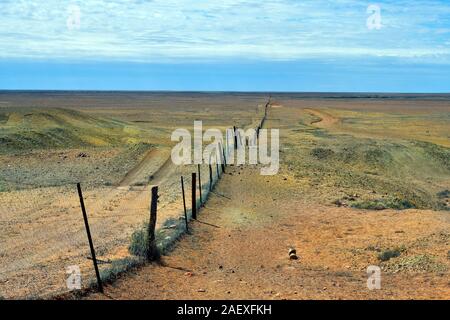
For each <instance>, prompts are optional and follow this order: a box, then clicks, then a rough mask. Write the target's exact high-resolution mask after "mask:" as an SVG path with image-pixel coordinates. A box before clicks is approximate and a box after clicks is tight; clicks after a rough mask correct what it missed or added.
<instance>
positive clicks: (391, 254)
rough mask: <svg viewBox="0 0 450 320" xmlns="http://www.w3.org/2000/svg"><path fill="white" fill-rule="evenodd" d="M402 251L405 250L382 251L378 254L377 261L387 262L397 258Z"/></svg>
mask: <svg viewBox="0 0 450 320" xmlns="http://www.w3.org/2000/svg"><path fill="white" fill-rule="evenodd" d="M404 250H405V249H404V248H395V249H388V250H384V251H382V252H380V253H379V254H378V260H380V261H389V260H390V259H392V258H397V257H399V256H400V255H401V253H402V252H403V251H404Z"/></svg>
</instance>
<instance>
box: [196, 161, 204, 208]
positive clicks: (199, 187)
mask: <svg viewBox="0 0 450 320" xmlns="http://www.w3.org/2000/svg"><path fill="white" fill-rule="evenodd" d="M197 167H198V192H199V195H200V206H202V205H203V200H202V180H201V175H200V165H197Z"/></svg>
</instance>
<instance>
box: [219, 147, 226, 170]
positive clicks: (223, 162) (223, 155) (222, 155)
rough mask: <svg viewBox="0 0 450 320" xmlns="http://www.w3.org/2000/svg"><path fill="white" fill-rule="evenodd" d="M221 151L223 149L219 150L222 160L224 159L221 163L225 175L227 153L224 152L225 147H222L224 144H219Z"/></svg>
mask: <svg viewBox="0 0 450 320" xmlns="http://www.w3.org/2000/svg"><path fill="white" fill-rule="evenodd" d="M219 149H221V150H218V152H219V155H220V158H221V159H222V161H221V162H222V163H221V166H222V172H223V173H225V165H226V162H225V151H224V150H223V146H222V144H221V143H220V142H219Z"/></svg>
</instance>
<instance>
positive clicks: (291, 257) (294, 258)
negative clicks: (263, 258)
mask: <svg viewBox="0 0 450 320" xmlns="http://www.w3.org/2000/svg"><path fill="white" fill-rule="evenodd" d="M289 259H290V260H298V257H297V255H296V254H295V253H292V254H290V255H289Z"/></svg>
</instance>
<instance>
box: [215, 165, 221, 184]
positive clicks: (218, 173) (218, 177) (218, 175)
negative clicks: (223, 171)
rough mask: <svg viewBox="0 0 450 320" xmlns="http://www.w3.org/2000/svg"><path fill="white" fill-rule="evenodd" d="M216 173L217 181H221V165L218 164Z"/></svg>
mask: <svg viewBox="0 0 450 320" xmlns="http://www.w3.org/2000/svg"><path fill="white" fill-rule="evenodd" d="M216 173H217V181H219V179H220V172H219V164H218V163H216Z"/></svg>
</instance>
